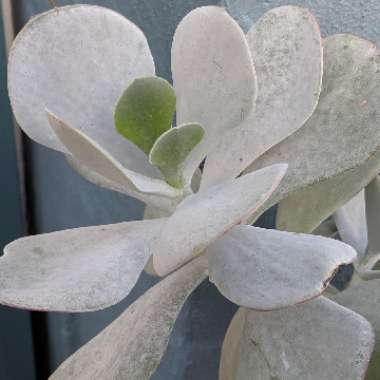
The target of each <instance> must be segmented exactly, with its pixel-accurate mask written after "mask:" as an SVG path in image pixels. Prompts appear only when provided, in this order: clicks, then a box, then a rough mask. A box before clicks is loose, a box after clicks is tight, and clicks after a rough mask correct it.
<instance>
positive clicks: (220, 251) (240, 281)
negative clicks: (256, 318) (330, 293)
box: [207, 226, 356, 310]
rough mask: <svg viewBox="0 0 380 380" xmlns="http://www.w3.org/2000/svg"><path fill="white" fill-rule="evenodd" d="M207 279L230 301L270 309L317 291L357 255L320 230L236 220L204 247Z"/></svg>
mask: <svg viewBox="0 0 380 380" xmlns="http://www.w3.org/2000/svg"><path fill="white" fill-rule="evenodd" d="M207 252H208V257H209V262H210V281H211V282H213V283H214V284H215V285H216V286H217V288H218V289H219V291H220V292H221V293H222V294H223V295H224V296H225V297H227V298H228V299H229V300H230V301H232V302H234V303H236V304H238V305H240V306H246V307H249V308H251V309H255V310H273V309H278V308H281V307H286V306H290V305H294V304H297V303H301V302H305V301H306V300H310V299H312V298H315V297H316V296H318V295H319V294H321V293H322V292H323V291H324V290H325V288H326V287H327V285H328V284H329V281H330V280H331V278H332V277H333V275H334V273H335V271H336V270H337V268H338V267H339V266H340V265H342V264H349V263H352V262H353V261H354V260H355V259H356V252H355V250H354V249H353V248H352V247H350V246H349V245H348V244H344V243H342V242H340V241H337V240H334V239H328V238H325V237H321V236H314V235H306V234H295V233H290V232H285V231H277V230H267V229H263V228H257V227H252V226H236V227H234V228H232V229H231V230H230V231H229V232H228V233H226V234H225V235H223V236H222V237H220V238H219V239H218V240H217V241H215V242H214V243H213V244H211V245H210V246H209V248H208V251H207Z"/></svg>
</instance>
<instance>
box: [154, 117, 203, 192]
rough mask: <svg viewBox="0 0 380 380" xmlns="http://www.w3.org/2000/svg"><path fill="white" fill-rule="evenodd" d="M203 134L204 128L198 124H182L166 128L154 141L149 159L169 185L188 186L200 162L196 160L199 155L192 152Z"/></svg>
mask: <svg viewBox="0 0 380 380" xmlns="http://www.w3.org/2000/svg"><path fill="white" fill-rule="evenodd" d="M203 135H204V129H203V128H202V126H201V125H200V124H184V125H180V126H178V127H176V128H172V129H170V130H168V131H167V132H165V133H164V134H162V135H161V136H160V137H159V138H158V139H157V141H156V142H155V143H154V145H153V147H152V150H151V151H150V154H149V161H150V163H151V164H152V165H154V166H156V167H158V168H159V169H160V170H161V173H162V174H163V175H164V177H165V179H166V181H167V182H168V183H169V184H170V185H171V186H174V187H184V186H186V185H187V186H188V187H190V183H191V179H192V177H193V174H194V172H195V170H196V169H197V168H198V166H199V164H200V161H199V160H197V157H199V156H198V155H196V156H193V155H192V152H193V151H194V148H195V147H196V145H198V144H199V142H200V141H201V140H202V138H203ZM193 158H195V161H194V160H193ZM189 160H190V161H191V162H189Z"/></svg>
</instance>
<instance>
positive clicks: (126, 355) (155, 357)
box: [49, 258, 207, 380]
mask: <svg viewBox="0 0 380 380" xmlns="http://www.w3.org/2000/svg"><path fill="white" fill-rule="evenodd" d="M206 277H207V262H206V261H205V260H204V259H203V258H200V259H197V260H194V261H192V262H191V263H189V264H188V265H186V266H184V267H183V268H181V269H180V270H178V271H177V272H175V273H173V274H171V275H170V276H168V277H166V278H165V279H163V280H162V281H161V282H159V283H158V284H157V285H155V286H154V287H153V288H151V289H149V290H148V291H147V292H146V293H145V294H144V295H143V296H142V297H140V298H139V299H138V300H137V301H136V302H135V303H133V304H132V305H131V306H130V307H129V308H128V309H127V310H126V311H125V312H124V313H123V314H121V315H120V317H119V318H117V319H116V320H115V321H114V322H112V323H111V324H110V325H109V326H108V327H107V328H106V329H105V330H103V331H102V332H101V333H100V334H99V335H97V336H96V337H95V338H93V339H92V340H91V341H90V342H89V343H87V344H86V345H84V346H83V347H82V348H81V349H79V350H78V351H77V352H76V353H74V354H73V355H72V356H71V357H69V358H68V359H67V360H66V361H65V362H63V364H61V366H60V367H59V368H58V370H57V371H56V372H54V374H53V375H52V376H51V377H50V378H49V379H50V380H67V379H81V380H93V379H102V380H114V379H128V380H148V379H150V377H151V376H152V374H153V373H154V372H155V370H156V368H157V366H158V364H159V363H160V360H161V357H162V356H163V354H164V353H165V351H166V347H167V345H168V341H169V336H170V333H171V331H172V328H173V326H174V322H175V320H176V319H177V316H178V314H179V312H180V310H181V308H182V305H183V304H184V302H185V301H186V299H187V297H188V296H189V295H190V294H191V292H192V291H193V290H194V289H195V288H196V287H197V286H198V285H199V284H200V283H201V282H202V281H203V280H204V279H205V278H206Z"/></svg>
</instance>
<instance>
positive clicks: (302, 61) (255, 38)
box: [202, 5, 322, 187]
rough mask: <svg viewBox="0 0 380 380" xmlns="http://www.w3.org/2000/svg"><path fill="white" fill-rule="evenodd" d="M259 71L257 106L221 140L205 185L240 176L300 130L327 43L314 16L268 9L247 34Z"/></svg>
mask: <svg viewBox="0 0 380 380" xmlns="http://www.w3.org/2000/svg"><path fill="white" fill-rule="evenodd" d="M247 41H248V45H249V48H250V51H251V54H252V58H253V63H254V66H255V69H256V72H257V82H258V97H257V101H256V109H255V110H254V112H252V113H251V114H250V115H247V117H246V118H245V120H244V121H243V123H242V124H241V125H240V126H238V127H237V128H236V129H234V130H231V131H229V132H227V133H226V134H225V135H224V136H221V138H219V139H218V140H217V144H216V146H215V149H213V150H212V151H211V153H209V154H208V156H207V160H206V163H205V168H204V176H203V179H202V187H204V186H210V185H212V184H215V183H218V182H221V181H223V180H225V179H228V178H233V177H236V176H237V175H239V174H240V173H241V172H242V171H243V170H244V169H245V168H246V167H247V166H248V165H250V164H251V163H252V162H253V161H254V160H255V159H256V158H257V157H259V156H261V155H262V154H263V153H264V152H265V151H266V150H268V149H269V148H271V147H272V146H273V145H275V144H277V143H279V142H280V141H281V140H283V139H284V138H286V137H287V136H289V135H291V134H292V133H293V132H294V131H296V130H297V129H299V128H300V127H301V126H302V125H303V124H304V123H305V121H306V120H307V119H308V118H309V117H310V115H311V114H312V112H313V111H314V109H315V107H316V105H317V103H318V98H319V94H320V90H321V79H322V41H321V34H320V30H319V27H318V24H317V22H316V20H315V18H314V16H313V15H312V14H311V13H310V12H309V11H308V10H307V9H304V8H300V7H296V6H292V5H291V6H284V7H279V8H274V9H272V10H270V11H269V12H267V13H265V14H264V15H263V16H262V17H261V19H260V20H259V21H258V22H257V23H256V24H255V25H254V26H253V27H252V28H251V29H250V31H249V32H248V33H247Z"/></svg>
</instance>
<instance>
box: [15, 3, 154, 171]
mask: <svg viewBox="0 0 380 380" xmlns="http://www.w3.org/2000/svg"><path fill="white" fill-rule="evenodd" d="M154 71H155V70H154V62H153V58H152V55H151V53H150V50H149V46H148V43H147V41H146V38H145V36H144V34H143V33H142V32H141V30H140V29H139V28H138V27H137V26H136V25H134V24H133V23H131V22H130V21H129V20H127V19H126V18H124V17H123V16H122V15H120V14H118V13H116V12H114V11H112V10H110V9H107V8H102V7H99V6H91V5H72V6H66V7H60V8H59V11H58V12H57V11H56V10H55V9H52V10H50V11H48V12H46V13H43V14H41V15H38V16H37V17H34V18H33V19H31V21H29V22H28V24H27V25H26V26H25V27H24V28H23V30H22V31H21V32H20V33H19V34H18V36H17V38H16V40H15V42H14V44H13V47H12V50H11V53H10V56H9V67H8V88H9V95H10V99H11V103H12V108H13V112H14V114H15V116H16V119H17V122H18V123H19V124H20V126H21V128H22V129H23V130H24V131H25V132H26V134H27V135H29V136H30V137H31V138H32V139H34V140H35V141H37V142H39V143H41V144H43V145H46V146H48V147H50V148H53V149H57V150H60V151H63V152H64V151H65V149H64V147H63V146H62V145H61V144H60V142H59V141H57V138H56V136H55V135H54V133H53V132H52V131H51V128H50V126H49V123H48V121H47V120H46V115H45V107H46V108H48V109H50V110H52V111H53V112H54V113H55V114H57V115H60V117H62V119H63V120H65V121H66V122H67V123H68V124H70V125H74V126H76V127H77V128H79V129H80V130H81V131H82V132H84V133H86V134H88V135H89V136H90V137H91V138H92V139H93V140H95V141H96V142H97V143H98V144H100V145H101V146H102V147H103V148H104V149H106V150H108V151H109V152H110V153H111V154H112V155H113V156H114V157H115V158H116V159H117V160H118V161H120V162H123V163H124V162H125V164H126V166H127V167H128V168H129V169H131V170H135V171H137V172H140V173H142V174H146V175H151V174H154V173H155V171H154V170H153V168H152V167H151V165H150V164H149V162H148V160H147V157H146V156H145V155H144V153H143V152H142V151H141V150H140V149H138V148H137V147H136V146H135V145H134V144H132V143H131V142H129V141H127V140H125V139H123V138H121V137H120V135H119V134H118V133H117V131H116V130H115V128H114V121H113V109H114V107H115V104H116V102H117V100H118V98H119V97H120V95H121V94H122V93H123V91H124V90H125V89H126V88H127V86H128V85H129V84H130V83H131V82H132V81H133V79H135V78H136V77H142V76H151V75H154Z"/></svg>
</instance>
